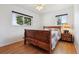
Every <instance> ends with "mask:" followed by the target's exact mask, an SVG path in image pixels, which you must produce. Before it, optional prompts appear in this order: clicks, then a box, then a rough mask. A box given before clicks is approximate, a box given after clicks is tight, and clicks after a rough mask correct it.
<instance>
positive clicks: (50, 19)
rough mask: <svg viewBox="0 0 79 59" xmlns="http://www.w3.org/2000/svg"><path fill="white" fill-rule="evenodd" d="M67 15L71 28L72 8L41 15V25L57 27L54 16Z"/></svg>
mask: <svg viewBox="0 0 79 59" xmlns="http://www.w3.org/2000/svg"><path fill="white" fill-rule="evenodd" d="M65 13H67V14H68V23H69V24H70V25H72V26H73V6H71V7H68V8H65V9H62V10H58V11H57V10H56V11H50V12H47V13H44V14H42V15H43V16H42V20H44V21H43V22H44V23H43V25H44V26H53V25H57V19H56V17H55V16H56V15H60V14H65Z"/></svg>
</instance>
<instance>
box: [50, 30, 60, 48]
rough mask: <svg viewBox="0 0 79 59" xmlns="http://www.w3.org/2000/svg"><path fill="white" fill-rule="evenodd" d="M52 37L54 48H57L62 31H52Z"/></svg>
mask: <svg viewBox="0 0 79 59" xmlns="http://www.w3.org/2000/svg"><path fill="white" fill-rule="evenodd" d="M51 35H52V36H51V38H52V49H54V48H55V46H56V44H57V41H58V40H59V39H60V38H61V33H60V32H59V31H53V30H52V31H51Z"/></svg>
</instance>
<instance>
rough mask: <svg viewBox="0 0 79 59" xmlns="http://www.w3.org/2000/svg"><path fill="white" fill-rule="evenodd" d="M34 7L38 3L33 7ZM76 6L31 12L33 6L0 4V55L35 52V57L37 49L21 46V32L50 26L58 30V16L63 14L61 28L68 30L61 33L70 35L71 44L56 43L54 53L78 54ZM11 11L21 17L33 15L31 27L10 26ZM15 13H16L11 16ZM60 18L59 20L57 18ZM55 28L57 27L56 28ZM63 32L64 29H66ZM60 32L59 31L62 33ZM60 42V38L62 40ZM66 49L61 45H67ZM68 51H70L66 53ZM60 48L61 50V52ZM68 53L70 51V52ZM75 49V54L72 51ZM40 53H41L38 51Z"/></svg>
mask: <svg viewBox="0 0 79 59" xmlns="http://www.w3.org/2000/svg"><path fill="white" fill-rule="evenodd" d="M37 5H38V4H37ZM78 6H79V5H72V4H45V5H44V8H43V9H42V10H37V9H35V7H36V5H33V4H22V5H21V4H18V5H17V4H11V5H10V4H7V5H6V4H1V5H0V20H1V21H0V36H1V37H0V53H3V54H6V53H9V54H10V53H12V54H13V53H15V54H17V53H18V54H19V53H21V54H24V53H26V54H28V53H30V54H31V53H36V54H39V53H41V52H40V50H41V49H40V48H38V47H34V46H31V47H29V45H23V44H24V42H23V41H24V39H23V38H24V29H31V30H44V28H43V27H45V26H47V27H51V26H52V27H54V26H55V27H54V29H55V30H58V29H59V30H60V25H57V23H58V22H57V21H58V17H56V16H59V15H60V16H61V15H63V14H67V15H66V16H67V17H66V18H67V19H66V23H67V24H65V25H64V27H66V26H67V27H68V29H71V30H69V31H65V32H71V33H72V34H73V35H74V37H75V39H74V42H73V43H69V42H63V41H62V42H60V43H58V44H59V46H58V47H60V49H59V48H57V50H56V51H55V53H60V54H61V53H64V54H65V53H70V54H71V53H75V54H76V53H79V51H78V50H79V42H78V38H79V37H78V33H77V31H78V30H77V25H78V24H77V23H78V22H77V20H76V19H78V17H77V16H78V14H77V12H78V10H79V9H78ZM12 11H16V12H18V13H19V14H22V15H24V14H25V15H30V16H33V18H32V22H31V25H24V26H17V25H14V24H13V23H12V22H13V13H12ZM15 14H16V13H15ZM60 18H61V17H60ZM56 27H57V28H56ZM45 29H46V30H47V29H48V30H51V29H49V28H45ZM66 29H67V28H66ZM62 31H63V30H61V32H62ZM63 39H64V38H63ZM67 45H69V46H68V47H67V50H66V49H65V47H64V48H63V46H67ZM55 47H56V46H55ZM68 48H71V49H70V50H69V49H68ZM61 49H64V50H66V51H64V50H62V51H63V52H62V51H61ZM71 50H72V52H71ZM75 50H76V51H75ZM42 52H44V51H42Z"/></svg>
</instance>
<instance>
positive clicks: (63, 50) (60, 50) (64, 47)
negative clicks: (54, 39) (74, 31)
mask: <svg viewBox="0 0 79 59" xmlns="http://www.w3.org/2000/svg"><path fill="white" fill-rule="evenodd" d="M52 53H53V54H76V50H75V47H74V44H72V43H67V42H60V41H59V42H58V44H57V46H56V48H55V49H54V50H53V52H52ZM0 54H45V52H44V50H42V49H40V48H38V47H34V46H32V45H24V44H23V41H20V42H17V43H14V44H11V45H8V46H4V47H1V48H0Z"/></svg>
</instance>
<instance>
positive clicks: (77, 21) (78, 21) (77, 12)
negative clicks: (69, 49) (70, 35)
mask: <svg viewBox="0 0 79 59" xmlns="http://www.w3.org/2000/svg"><path fill="white" fill-rule="evenodd" d="M74 36H75V40H74V44H75V47H76V50H77V53H79V5H75V6H74Z"/></svg>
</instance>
